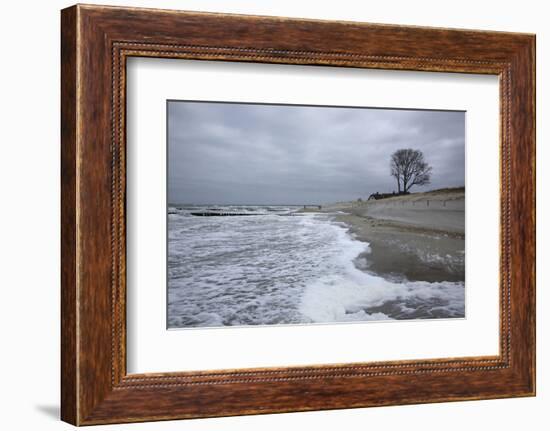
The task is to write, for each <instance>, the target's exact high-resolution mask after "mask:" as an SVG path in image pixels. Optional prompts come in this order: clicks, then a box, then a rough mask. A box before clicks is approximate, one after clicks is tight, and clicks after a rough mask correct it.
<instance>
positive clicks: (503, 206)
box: [61, 5, 535, 425]
mask: <svg viewBox="0 0 550 431" xmlns="http://www.w3.org/2000/svg"><path fill="white" fill-rule="evenodd" d="M61 17H62V26H61V49H62V64H61V71H62V94H61V118H62V152H61V163H62V183H61V192H62V196H61V201H62V202H61V203H62V286H61V291H62V328H61V329H62V334H61V335H62V337H61V339H62V345H61V351H62V364H61V366H62V373H61V374H62V382H61V397H62V399H61V415H62V419H63V420H64V421H67V422H69V423H72V424H74V425H92V424H106V423H120V422H139V421H153V420H168V419H181V418H199V417H213V416H229V415H243V414H259V413H275V412H289V411H307V410H322V409H340V408H354V407H370V406H383V405H396V404H414V403H431V402H442V401H456V400H476V399H490V398H503V397H519V396H533V395H534V394H535V108H534V100H535V77H534V73H535V72H534V71H535V36H534V35H530V34H517V33H504V32H502V33H501V32H487V31H473V30H451V29H439V28H423V27H403V26H391V25H379V24H366V23H353V22H332V21H315V20H299V19H288V18H279V17H255V16H242V15H221V14H212V13H197V12H179V11H168V10H152V9H134V8H119V7H104V6H93V5H77V6H73V7H70V8H68V9H64V10H63V11H62V14H61Z"/></svg>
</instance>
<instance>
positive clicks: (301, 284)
mask: <svg viewBox="0 0 550 431" xmlns="http://www.w3.org/2000/svg"><path fill="white" fill-rule="evenodd" d="M216 208H218V207H216ZM194 210H195V207H190V208H170V211H169V224H168V226H169V262H168V326H169V327H170V328H184V327H216V326H243V325H274V324H283V325H284V324H304V323H332V322H350V321H372V320H386V319H416V318H441V317H463V316H464V283H461V282H455V283H453V282H439V283H427V282H408V281H406V280H403V281H400V282H397V281H395V280H393V281H391V280H386V279H384V278H382V277H380V276H377V275H376V274H372V273H368V272H366V271H364V270H362V269H360V268H365V267H367V265H365V262H361V260H362V259H367V260H368V252H369V245H368V244H367V243H365V242H361V241H358V240H356V239H355V238H354V237H353V236H352V235H351V234H350V233H349V232H348V228H347V227H346V226H345V225H343V224H341V223H337V222H335V221H334V218H333V217H332V216H330V215H327V214H315V213H308V214H297V213H295V211H296V210H297V208H292V207H247V208H245V209H244V210H246V211H251V212H254V213H255V214H257V215H255V216H254V217H240V216H234V217H193V216H190V215H189V214H190V212H191V211H194ZM220 210H223V211H239V212H240V211H243V208H242V207H238V208H237V207H221V209H220ZM359 256H361V257H359Z"/></svg>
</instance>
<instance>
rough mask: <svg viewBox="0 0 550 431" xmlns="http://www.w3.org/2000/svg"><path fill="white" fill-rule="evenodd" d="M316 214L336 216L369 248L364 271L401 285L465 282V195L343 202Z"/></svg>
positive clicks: (418, 195) (432, 194)
mask: <svg viewBox="0 0 550 431" xmlns="http://www.w3.org/2000/svg"><path fill="white" fill-rule="evenodd" d="M302 212H313V211H302ZM317 212H323V213H332V214H334V218H335V220H337V221H339V222H342V223H344V224H345V225H346V226H348V229H349V232H350V233H351V234H352V235H353V236H354V238H356V239H357V240H359V241H363V242H366V243H368V244H369V247H370V252H367V253H363V254H361V255H360V256H358V258H357V259H358V261H359V262H364V263H365V265H364V267H361V269H362V270H364V271H367V272H371V273H373V274H375V275H379V276H381V277H384V278H387V279H390V280H396V281H404V280H407V281H413V282H414V281H425V282H430V283H433V282H442V281H449V282H464V281H465V235H464V224H465V219H464V214H465V213H464V191H463V190H451V191H443V192H428V193H414V194H410V195H403V196H396V197H392V198H388V199H381V200H378V201H366V202H343V203H337V204H332V205H328V206H325V207H323V209H322V210H321V211H317Z"/></svg>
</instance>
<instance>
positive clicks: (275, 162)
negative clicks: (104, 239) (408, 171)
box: [168, 101, 465, 204]
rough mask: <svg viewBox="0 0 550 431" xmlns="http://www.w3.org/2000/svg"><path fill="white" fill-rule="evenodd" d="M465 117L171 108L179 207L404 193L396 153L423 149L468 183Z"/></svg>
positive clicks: (439, 182)
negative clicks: (394, 171)
mask: <svg viewBox="0 0 550 431" xmlns="http://www.w3.org/2000/svg"><path fill="white" fill-rule="evenodd" d="M464 121H465V115H464V112H454V111H415V110H390V109H371V108H338V107H336V108H335V107H311V106H294V105H254V104H233V103H210V102H184V101H169V102H168V151H169V157H168V170H169V171H168V172H169V174H168V200H169V202H171V203H196V204H206V203H211V204H213V203H218V204H232V203H233V204H305V203H308V204H314V203H328V202H335V201H342V200H352V199H357V198H358V197H362V198H365V197H368V195H369V194H371V193H373V192H376V191H378V192H391V191H392V190H395V189H396V184H395V181H394V179H393V178H392V177H391V176H390V174H389V159H390V155H391V154H392V153H393V152H394V151H395V150H397V149H399V148H414V149H419V150H421V151H422V152H423V153H424V157H425V159H426V160H427V161H428V162H429V163H430V164H431V165H432V167H433V175H432V182H431V184H430V185H428V186H424V187H417V188H416V189H413V191H415V190H416V191H422V190H429V189H435V188H441V187H452V186H463V185H464V139H465V138H464V136H465V135H464V133H465V130H464V126H465V124H464Z"/></svg>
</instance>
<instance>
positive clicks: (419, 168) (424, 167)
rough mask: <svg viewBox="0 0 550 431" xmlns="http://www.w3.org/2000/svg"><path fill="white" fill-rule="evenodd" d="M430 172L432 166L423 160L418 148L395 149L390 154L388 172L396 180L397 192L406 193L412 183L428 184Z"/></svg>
mask: <svg viewBox="0 0 550 431" xmlns="http://www.w3.org/2000/svg"><path fill="white" fill-rule="evenodd" d="M431 172H432V167H431V166H430V165H428V163H426V162H425V161H424V154H422V151H420V150H413V149H411V148H407V149H402V150H397V151H396V152H395V153H393V154H392V156H391V161H390V173H391V176H392V177H394V178H395V179H396V180H397V190H398V192H399V193H401V192H402V191H403V192H404V193H407V192H408V191H409V190H410V188H411V187H412V186H414V185H417V186H423V185H425V184H430V176H431ZM401 186H403V187H401Z"/></svg>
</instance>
